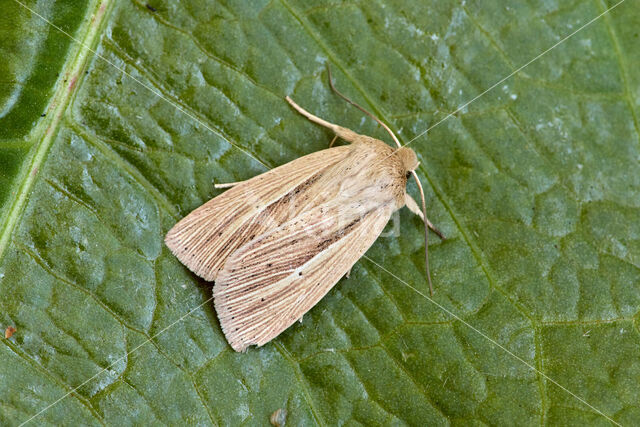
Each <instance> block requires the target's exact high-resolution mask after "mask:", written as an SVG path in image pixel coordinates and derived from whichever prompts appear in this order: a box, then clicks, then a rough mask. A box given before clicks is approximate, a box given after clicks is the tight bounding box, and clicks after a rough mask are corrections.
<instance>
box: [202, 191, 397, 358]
mask: <svg viewBox="0 0 640 427" xmlns="http://www.w3.org/2000/svg"><path fill="white" fill-rule="evenodd" d="M333 202H336V201H333ZM364 205H366V202H363V203H358V202H351V205H347V206H345V205H344V203H342V204H341V203H332V204H331V203H329V204H324V205H321V206H316V207H315V208H313V209H310V210H308V211H306V212H304V213H302V214H301V215H299V216H297V217H295V218H294V219H292V220H290V221H289V222H287V223H285V224H283V225H282V226H281V227H279V228H277V229H275V230H274V231H272V232H270V233H266V234H264V235H262V236H260V237H258V238H256V239H255V240H253V241H250V242H249V243H247V244H246V245H244V246H243V247H241V248H240V249H238V250H237V251H236V252H234V253H233V254H232V255H231V256H230V257H229V258H228V259H227V262H226V263H225V265H224V267H223V269H222V270H221V271H220V274H219V276H218V278H217V280H216V283H215V286H214V288H213V293H214V301H215V307H216V311H217V313H218V318H219V319H220V324H221V326H222V330H223V332H224V334H225V336H226V337H227V340H228V341H229V343H230V344H231V346H232V347H233V349H234V350H236V351H244V350H245V349H246V348H247V347H248V346H249V345H252V344H256V345H258V346H261V345H263V344H265V343H267V342H269V341H270V340H271V339H273V338H275V337H276V336H277V335H279V334H280V333H281V332H282V331H284V330H285V329H286V328H288V327H289V326H290V325H291V324H293V323H294V322H295V321H296V320H297V319H299V318H300V317H301V316H302V315H303V314H304V313H306V312H307V311H308V310H309V309H310V308H311V307H313V306H314V305H315V304H316V303H317V302H318V301H319V300H320V299H321V298H322V297H323V296H324V295H325V294H326V293H327V292H328V291H329V290H330V289H331V288H332V287H333V285H335V284H336V283H337V282H338V280H340V278H341V277H342V276H343V275H345V273H346V272H347V271H348V270H349V269H350V268H351V267H352V266H353V264H355V262H356V261H357V260H358V259H359V258H360V257H361V256H362V255H363V254H364V253H365V252H366V251H367V249H368V248H369V247H370V246H371V245H372V244H373V242H374V241H375V240H376V238H377V237H378V235H379V234H380V233H381V232H382V230H383V229H384V226H385V224H386V223H387V222H388V220H389V218H390V216H391V214H392V213H393V211H394V206H393V203H392V201H391V199H389V202H386V203H378V205H377V206H375V205H374V206H372V205H371V204H369V206H368V207H367V208H366V209H365V210H364V211H362V210H360V211H359V209H358V208H362V207H363V206H364ZM353 212H355V214H352V213H353Z"/></svg>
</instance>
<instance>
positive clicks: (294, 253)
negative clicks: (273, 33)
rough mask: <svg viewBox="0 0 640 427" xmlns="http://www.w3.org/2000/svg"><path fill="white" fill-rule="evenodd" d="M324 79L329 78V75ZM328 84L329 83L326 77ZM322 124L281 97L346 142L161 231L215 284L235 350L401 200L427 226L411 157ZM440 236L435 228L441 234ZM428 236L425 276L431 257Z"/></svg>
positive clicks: (288, 307) (325, 286)
mask: <svg viewBox="0 0 640 427" xmlns="http://www.w3.org/2000/svg"><path fill="white" fill-rule="evenodd" d="M329 81H330V82H331V76H329ZM331 87H332V89H334V90H336V89H335V87H333V83H332V82H331ZM336 92H337V93H338V94H339V95H340V96H342V97H343V98H345V99H346V100H347V101H348V102H350V103H352V104H353V105H355V106H356V107H358V108H360V109H361V110H362V111H364V112H365V113H367V114H369V115H370V116H371V117H373V118H374V119H375V120H376V121H377V122H378V123H380V124H381V125H382V126H383V127H384V128H385V129H386V130H387V131H388V132H389V133H390V135H391V136H392V137H393V139H394V141H395V142H396V144H397V145H398V147H399V148H397V149H394V148H392V147H390V146H389V145H387V144H386V143H384V142H382V141H380V140H378V139H375V138H372V137H369V136H365V135H359V134H357V133H355V132H353V131H351V130H349V129H347V128H344V127H341V126H338V125H335V124H333V123H329V122H327V121H325V120H323V119H321V118H319V117H316V116H314V115H313V114H311V113H309V112H307V111H306V110H304V109H303V108H302V107H300V106H299V105H297V104H296V103H295V102H293V101H292V100H291V99H290V98H289V97H286V100H287V101H288V102H289V104H291V106H293V108H295V109H296V110H297V111H298V112H299V113H301V114H302V115H304V116H305V117H307V118H308V119H309V120H311V121H313V122H315V123H318V124H320V125H322V126H324V127H327V128H329V129H331V130H332V131H333V132H334V133H335V135H336V138H337V137H340V138H342V139H343V140H344V141H346V142H348V143H350V144H349V145H345V146H337V147H332V145H333V142H334V141H335V138H334V140H333V141H332V143H331V145H330V148H329V149H326V150H322V151H318V152H316V153H312V154H309V155H306V156H304V157H300V158H298V159H296V160H293V161H291V162H289V163H287V164H285V165H282V166H280V167H277V168H275V169H272V170H270V171H268V172H265V173H263V174H262V175H258V176H256V177H254V178H252V179H249V180H247V181H242V182H237V183H231V184H223V185H218V186H217V187H219V188H228V187H231V188H230V189H229V190H228V191H226V192H225V193H223V194H221V195H219V196H217V197H215V198H213V199H212V200H210V201H208V202H207V203H205V204H204V205H202V206H200V207H199V208H197V209H195V210H194V211H193V212H191V213H190V214H189V215H187V216H186V217H185V218H183V219H182V220H181V221H180V222H178V223H177V224H176V225H175V226H174V227H173V228H172V229H171V230H170V231H169V233H167V236H166V239H165V242H166V244H167V246H168V247H169V248H170V249H171V251H172V252H173V253H174V254H175V256H176V257H178V259H179V260H180V261H181V262H182V263H183V264H184V265H186V266H187V267H188V268H189V269H190V270H191V271H193V272H194V273H195V274H197V275H198V276H200V277H202V278H204V279H205V280H208V281H215V284H214V287H213V296H214V305H215V308H216V312H217V314H218V318H219V320H220V325H221V327H222V331H223V332H224V335H225V337H226V338H227V341H228V342H229V344H230V345H231V347H232V348H233V349H234V350H236V351H244V350H246V348H247V347H248V346H250V345H253V344H255V345H257V346H262V345H264V344H266V343H267V342H269V341H271V340H272V339H273V338H275V337H276V336H278V335H279V334H280V333H281V332H283V331H284V330H285V329H287V328H288V327H289V326H290V325H292V324H293V323H294V322H295V321H296V320H298V319H300V318H302V316H303V315H304V314H305V313H306V312H307V311H308V310H310V309H311V308H312V307H313V306H314V305H315V304H316V303H317V302H318V301H319V300H320V299H321V298H322V297H323V296H324V295H325V294H326V293H327V292H328V291H329V290H330V289H331V288H332V287H333V285H335V284H336V283H337V282H338V280H340V278H341V277H342V276H344V275H345V274H348V272H349V271H350V269H351V267H352V266H353V265H354V264H355V263H356V261H358V259H359V258H360V257H361V256H362V255H364V253H365V252H366V251H367V249H369V247H370V246H371V245H372V244H373V243H374V241H375V240H376V239H377V237H378V235H380V233H381V232H382V230H383V229H384V227H385V225H386V224H387V222H388V221H389V218H390V217H391V215H392V214H393V212H394V211H396V210H398V209H400V208H401V207H403V206H405V205H406V206H407V207H408V208H409V209H410V210H411V211H412V212H414V213H416V214H417V215H419V216H420V217H421V218H422V219H423V220H424V221H425V239H427V235H428V233H427V226H429V227H430V228H432V229H433V230H434V231H436V232H437V233H438V234H439V235H440V236H441V234H440V233H439V232H438V231H437V230H436V229H435V228H433V226H432V225H431V223H430V222H429V221H428V220H427V219H426V216H425V215H424V214H423V212H421V211H420V209H419V208H418V205H417V203H416V202H415V201H414V200H413V199H412V198H411V196H409V195H408V194H407V192H406V188H405V187H406V184H407V179H408V177H409V176H410V175H411V174H413V176H414V177H415V179H416V182H417V183H418V187H419V189H420V192H421V195H422V206H423V211H424V210H425V202H424V194H422V186H421V185H420V181H419V180H418V177H417V175H416V174H415V169H416V168H417V167H418V159H417V157H416V154H415V153H414V151H413V150H411V149H410V148H407V147H402V146H401V145H400V143H399V142H398V140H397V138H396V137H395V135H394V134H393V132H391V131H390V130H389V128H388V127H387V126H386V125H384V123H382V122H381V121H380V120H378V119H377V118H375V117H374V116H373V115H371V114H370V113H368V112H367V111H366V110H364V109H363V108H362V107H360V106H359V105H357V104H355V103H354V102H352V101H350V100H348V99H347V98H346V97H344V95H342V94H341V93H340V92H338V91H337V90H336ZM441 237H442V236H441ZM427 243H428V241H425V261H426V263H427V277H428V280H429V286H430V288H431V278H430V277H429V273H428V255H427V252H426V250H427V247H428V245H427Z"/></svg>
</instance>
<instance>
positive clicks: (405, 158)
mask: <svg viewBox="0 0 640 427" xmlns="http://www.w3.org/2000/svg"><path fill="white" fill-rule="evenodd" d="M396 154H397V155H398V157H399V158H400V161H401V162H402V166H403V167H404V169H405V171H406V172H411V171H413V170H415V169H416V168H417V167H418V163H419V162H418V156H416V153H415V152H414V151H413V150H412V149H411V148H407V147H400V148H398V150H396Z"/></svg>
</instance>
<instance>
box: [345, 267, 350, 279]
mask: <svg viewBox="0 0 640 427" xmlns="http://www.w3.org/2000/svg"><path fill="white" fill-rule="evenodd" d="M349 276H351V268H350V269H349V271H347V274H345V275H344V277H346V278H347V279H348V278H349Z"/></svg>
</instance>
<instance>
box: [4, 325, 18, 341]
mask: <svg viewBox="0 0 640 427" xmlns="http://www.w3.org/2000/svg"><path fill="white" fill-rule="evenodd" d="M16 331H17V329H16V328H14V327H13V326H9V327H8V328H7V329H5V331H4V338H5V339H7V340H8V339H9V338H11V337H12V336H13V334H14V333H15V332H16Z"/></svg>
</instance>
